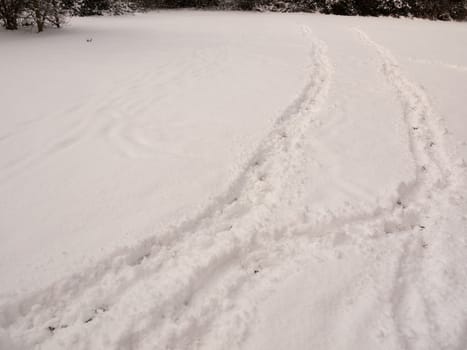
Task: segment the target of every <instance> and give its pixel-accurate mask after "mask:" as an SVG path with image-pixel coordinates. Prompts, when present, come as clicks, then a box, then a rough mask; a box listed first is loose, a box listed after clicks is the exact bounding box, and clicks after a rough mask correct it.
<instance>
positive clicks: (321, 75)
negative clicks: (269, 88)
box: [0, 27, 330, 348]
mask: <svg viewBox="0 0 467 350" xmlns="http://www.w3.org/2000/svg"><path fill="white" fill-rule="evenodd" d="M303 31H304V35H306V36H307V37H309V36H310V32H309V28H308V27H304V30H303ZM311 43H312V44H313V46H312V62H311V67H310V69H309V76H310V82H309V83H308V84H307V85H306V87H305V89H304V90H303V92H302V94H301V96H300V97H299V98H298V99H297V100H296V101H295V102H294V103H293V104H292V105H291V106H290V107H289V108H288V109H287V110H286V111H285V112H284V114H283V115H282V116H281V117H280V118H279V119H278V120H277V123H276V124H275V126H274V128H273V130H272V131H271V133H270V134H269V135H268V137H267V138H266V139H265V140H264V141H263V142H262V144H261V145H260V147H259V148H258V149H257V150H256V152H255V153H254V155H253V156H252V158H251V160H250V161H249V162H248V163H247V164H246V165H245V167H244V169H243V170H242V171H241V172H240V174H239V176H238V177H237V178H236V180H235V181H233V183H232V184H231V186H230V188H229V189H228V190H227V191H226V193H224V194H223V195H221V196H220V197H219V198H217V199H216V200H214V201H213V203H212V204H211V205H210V206H208V207H207V208H206V209H205V210H204V212H202V213H201V214H200V215H199V216H197V217H196V218H195V219H193V220H188V221H187V222H185V223H184V224H181V225H179V226H178V227H175V228H173V229H172V230H170V231H169V232H166V234H165V235H164V237H163V238H153V239H150V240H148V241H146V242H144V243H143V244H141V245H140V246H139V247H137V248H135V249H134V250H133V251H130V252H129V251H125V250H124V251H122V252H121V253H120V254H119V253H117V254H116V255H115V256H113V257H111V258H109V259H108V260H106V261H103V262H102V263H101V264H100V265H98V266H96V267H93V268H92V269H90V270H88V271H86V272H84V273H83V274H80V275H76V276H73V277H72V278H70V279H68V280H65V281H61V282H59V283H57V284H55V285H53V286H51V287H50V288H48V289H46V290H44V291H41V292H39V293H35V294H33V295H31V296H29V297H27V298H24V299H22V300H20V301H17V302H13V303H11V302H10V303H4V304H3V305H2V306H1V307H0V310H1V314H2V318H1V319H0V325H1V326H2V327H3V328H5V329H8V332H9V334H10V336H11V338H12V339H13V340H14V341H20V342H21V339H23V340H24V341H25V344H27V346H32V345H33V344H35V345H39V344H41V345H42V346H47V347H53V346H57V345H58V344H62V346H63V344H67V346H68V347H76V348H89V347H91V348H92V347H93V346H95V347H99V346H102V344H103V343H102V342H104V343H105V342H107V343H108V344H110V345H112V346H114V347H117V348H128V347H134V346H136V345H138V344H139V343H140V341H141V339H142V338H143V335H147V334H148V333H154V332H155V333H157V344H158V346H160V347H161V348H163V347H164V346H165V345H167V346H174V347H175V346H177V347H178V345H180V344H186V345H187V346H188V345H189V344H190V343H191V342H193V341H195V340H196V339H193V336H196V334H195V335H193V334H192V333H193V332H190V330H192V329H193V328H197V329H199V330H201V329H204V331H206V330H207V326H208V324H209V323H210V322H212V320H213V319H214V318H215V317H216V315H217V314H218V313H219V312H221V310H222V301H223V299H224V298H225V297H226V296H228V295H230V294H232V293H234V292H235V290H238V289H239V288H240V287H241V285H242V283H243V282H244V281H245V280H248V279H251V278H252V275H254V274H255V272H254V271H253V272H252V271H251V270H250V268H249V263H250V262H249V260H251V259H253V258H254V253H255V252H254V249H255V240H257V235H258V234H259V233H261V235H262V238H267V239H268V240H271V237H269V238H268V237H267V236H270V234H271V230H270V229H271V227H270V225H269V224H268V222H269V221H270V218H271V217H272V216H273V215H275V214H277V213H275V210H274V209H275V208H276V207H277V205H278V204H279V203H278V201H279V199H280V194H281V191H282V187H283V184H284V176H287V175H288V173H289V172H290V171H294V169H297V167H298V166H297V164H294V162H297V158H296V157H295V155H298V156H299V157H300V152H299V149H300V145H301V141H302V140H303V136H304V132H305V131H306V130H307V129H308V128H309V126H310V123H311V122H312V120H311V115H312V114H313V112H314V111H315V110H316V109H317V108H319V106H320V104H321V103H322V102H323V100H324V97H325V95H326V93H327V89H328V84H329V74H330V64H329V62H328V61H327V56H326V54H325V47H324V46H323V44H322V43H320V42H318V41H312V42H311ZM297 149H298V152H297ZM299 160H300V158H298V161H299ZM253 260H254V259H253ZM210 285H213V287H209V286H210ZM212 289H213V290H214V293H213V292H212V291H211V290H212ZM195 299H196V300H195ZM197 299H200V301H198V300H197ZM191 300H193V302H191ZM213 304H215V305H217V306H216V307H212V305H213ZM186 308H190V310H191V311H190V312H191V313H194V314H196V315H198V316H201V317H191V318H189V319H186V318H185V319H184V322H185V323H186V325H185V326H183V325H179V324H178V323H179V321H180V319H181V318H182V316H183V315H185V313H186V311H185V310H184V309H186ZM177 324H178V325H177ZM90 329H93V333H94V332H97V333H98V334H103V335H105V334H114V335H115V336H114V338H113V339H110V340H109V339H107V340H102V339H99V338H98V337H97V336H95V335H94V336H92V335H91V336H90V335H89V332H90ZM70 333H73V334H74V336H73V338H74V339H73V341H72V342H71V343H67V342H70V339H69V335H70ZM190 334H192V335H191V338H190ZM67 336H68V338H67Z"/></svg>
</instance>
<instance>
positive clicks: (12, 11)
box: [0, 0, 467, 32]
mask: <svg viewBox="0 0 467 350" xmlns="http://www.w3.org/2000/svg"><path fill="white" fill-rule="evenodd" d="M158 8H212V9H232V10H256V11H281V12H297V11H304V12H320V13H326V14H337V15H346V16H354V15H360V16H397V17H399V16H412V17H420V18H429V19H439V20H458V21H462V20H466V18H467V0H0V22H1V23H2V25H3V26H4V27H5V28H6V29H11V30H14V29H18V27H19V26H28V25H29V26H30V25H34V26H36V27H37V30H38V31H39V32H41V31H42V30H44V28H45V26H47V25H52V26H56V27H60V25H61V24H62V23H63V21H64V19H65V18H66V17H67V16H93V15H104V14H112V15H120V14H124V13H130V12H134V11H146V10H150V9H158Z"/></svg>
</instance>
